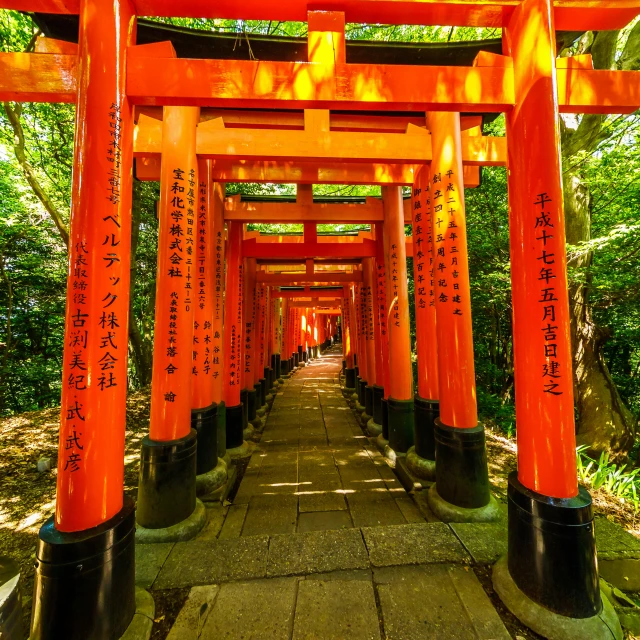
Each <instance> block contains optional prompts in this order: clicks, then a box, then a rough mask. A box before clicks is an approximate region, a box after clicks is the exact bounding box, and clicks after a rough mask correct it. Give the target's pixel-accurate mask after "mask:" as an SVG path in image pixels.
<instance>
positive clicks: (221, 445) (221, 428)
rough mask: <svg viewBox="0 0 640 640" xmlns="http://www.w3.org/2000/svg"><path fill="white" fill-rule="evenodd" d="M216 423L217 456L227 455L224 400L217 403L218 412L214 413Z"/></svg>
mask: <svg viewBox="0 0 640 640" xmlns="http://www.w3.org/2000/svg"><path fill="white" fill-rule="evenodd" d="M216 421H217V423H218V457H219V458H223V459H224V457H225V456H226V455H227V407H226V406H225V404H224V402H219V403H218V413H217V414H216Z"/></svg>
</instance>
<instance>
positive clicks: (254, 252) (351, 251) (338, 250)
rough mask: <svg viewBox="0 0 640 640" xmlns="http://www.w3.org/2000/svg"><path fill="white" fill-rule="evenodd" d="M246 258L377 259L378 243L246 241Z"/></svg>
mask: <svg viewBox="0 0 640 640" xmlns="http://www.w3.org/2000/svg"><path fill="white" fill-rule="evenodd" d="M242 255H243V256H244V257H245V258H258V259H263V260H268V259H280V260H297V259H299V260H308V259H311V258H317V259H326V258H367V257H371V258H373V257H375V255H376V243H375V242H374V241H373V240H363V241H361V242H354V243H350V244H342V243H337V242H336V243H326V242H304V243H300V244H292V243H287V244H277V243H259V242H256V241H255V240H245V241H244V243H243V246H242Z"/></svg>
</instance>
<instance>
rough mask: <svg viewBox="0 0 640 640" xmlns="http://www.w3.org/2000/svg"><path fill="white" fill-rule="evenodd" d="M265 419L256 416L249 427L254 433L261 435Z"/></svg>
mask: <svg viewBox="0 0 640 640" xmlns="http://www.w3.org/2000/svg"><path fill="white" fill-rule="evenodd" d="M264 424H265V419H264V417H262V416H257V417H256V419H255V420H252V421H251V426H252V427H253V428H254V431H255V433H262V430H263V429H264Z"/></svg>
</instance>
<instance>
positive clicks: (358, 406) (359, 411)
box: [354, 400, 364, 416]
mask: <svg viewBox="0 0 640 640" xmlns="http://www.w3.org/2000/svg"><path fill="white" fill-rule="evenodd" d="M354 406H355V411H356V413H357V414H358V416H361V415H362V414H363V413H364V407H363V406H362V405H361V404H360V401H359V400H356V402H355V405H354Z"/></svg>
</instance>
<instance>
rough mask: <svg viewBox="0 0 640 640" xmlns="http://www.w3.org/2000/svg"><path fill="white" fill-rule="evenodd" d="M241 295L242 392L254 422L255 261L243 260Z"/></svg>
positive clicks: (250, 417) (255, 397)
mask: <svg viewBox="0 0 640 640" xmlns="http://www.w3.org/2000/svg"><path fill="white" fill-rule="evenodd" d="M244 274H245V276H244V293H243V324H242V326H243V344H244V350H243V376H244V377H243V384H242V387H243V392H246V397H247V419H248V421H249V422H254V421H255V420H256V418H257V415H256V411H257V409H258V407H259V403H258V401H257V394H256V388H255V384H256V381H257V380H259V379H260V378H259V376H258V371H257V368H256V363H255V340H256V324H257V323H256V306H257V305H256V259H255V258H245V261H244ZM245 426H246V425H245Z"/></svg>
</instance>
